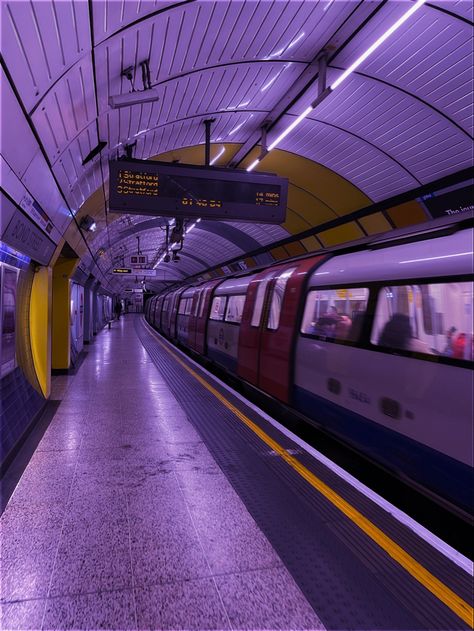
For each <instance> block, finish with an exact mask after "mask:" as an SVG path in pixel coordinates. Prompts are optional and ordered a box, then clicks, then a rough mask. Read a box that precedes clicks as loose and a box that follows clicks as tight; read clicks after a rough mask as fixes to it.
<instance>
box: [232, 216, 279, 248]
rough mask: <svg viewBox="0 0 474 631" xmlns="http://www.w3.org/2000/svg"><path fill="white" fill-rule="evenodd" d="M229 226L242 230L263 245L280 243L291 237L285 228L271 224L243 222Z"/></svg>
mask: <svg viewBox="0 0 474 631" xmlns="http://www.w3.org/2000/svg"><path fill="white" fill-rule="evenodd" d="M228 223H229V225H231V226H233V227H235V228H237V229H238V230H242V232H245V234H248V235H249V236H250V237H253V238H254V239H255V240H256V241H258V242H259V243H260V244H261V245H265V244H267V243H271V242H272V241H279V240H280V239H285V238H286V237H288V236H289V233H288V231H287V230H286V229H285V228H283V226H274V225H271V224H259V223H241V222H232V221H229V222H228Z"/></svg>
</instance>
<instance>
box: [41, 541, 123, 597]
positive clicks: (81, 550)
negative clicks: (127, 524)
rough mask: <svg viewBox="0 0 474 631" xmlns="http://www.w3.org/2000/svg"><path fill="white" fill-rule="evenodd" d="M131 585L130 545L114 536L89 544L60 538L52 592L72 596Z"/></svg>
mask: <svg viewBox="0 0 474 631" xmlns="http://www.w3.org/2000/svg"><path fill="white" fill-rule="evenodd" d="M131 587H132V575H131V565H130V549H129V547H128V545H127V546H125V545H123V540H122V538H120V540H119V541H118V542H117V541H116V540H115V538H114V537H113V536H111V537H110V539H109V540H108V541H107V542H105V543H104V542H102V541H98V540H97V539H96V533H94V534H93V541H91V542H90V544H89V545H85V544H83V543H82V541H80V542H78V543H77V542H75V541H74V539H73V538H68V539H66V540H65V541H61V545H60V547H59V550H58V555H57V558H56V563H55V566H54V572H53V576H52V581H51V590H50V593H49V595H50V596H69V595H74V594H85V593H88V592H102V591H105V590H107V591H110V590H119V589H125V588H131Z"/></svg>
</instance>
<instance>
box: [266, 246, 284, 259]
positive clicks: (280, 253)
mask: <svg viewBox="0 0 474 631" xmlns="http://www.w3.org/2000/svg"><path fill="white" fill-rule="evenodd" d="M270 254H271V255H272V256H273V258H274V259H275V260H276V261H283V260H284V259H287V258H288V253H287V251H286V250H285V248H282V247H279V248H273V250H270Z"/></svg>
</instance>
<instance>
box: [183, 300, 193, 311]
mask: <svg viewBox="0 0 474 631" xmlns="http://www.w3.org/2000/svg"><path fill="white" fill-rule="evenodd" d="M192 305H193V299H192V298H186V308H185V311H184V313H185V314H186V315H191V307H192Z"/></svg>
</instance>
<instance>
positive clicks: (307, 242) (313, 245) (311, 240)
mask: <svg viewBox="0 0 474 631" xmlns="http://www.w3.org/2000/svg"><path fill="white" fill-rule="evenodd" d="M301 243H302V244H303V246H304V247H305V248H306V249H307V250H308V252H315V251H316V250H320V249H321V245H320V243H319V241H318V240H317V239H316V238H315V237H306V239H301Z"/></svg>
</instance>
